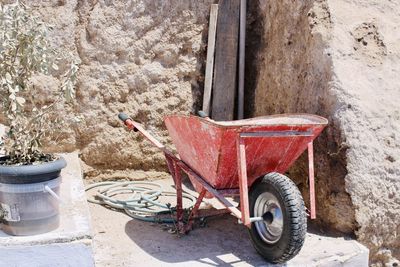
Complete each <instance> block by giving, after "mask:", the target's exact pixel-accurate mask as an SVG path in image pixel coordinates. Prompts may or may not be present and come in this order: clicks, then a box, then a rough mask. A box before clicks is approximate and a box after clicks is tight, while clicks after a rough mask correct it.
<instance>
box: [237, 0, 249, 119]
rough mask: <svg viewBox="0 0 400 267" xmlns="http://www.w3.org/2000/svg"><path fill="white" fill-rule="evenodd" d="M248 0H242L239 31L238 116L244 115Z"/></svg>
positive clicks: (239, 117)
mask: <svg viewBox="0 0 400 267" xmlns="http://www.w3.org/2000/svg"><path fill="white" fill-rule="evenodd" d="M246 2H247V1H246V0H241V1H240V33H239V79H238V80H239V84H238V116H237V118H238V119H239V120H241V119H243V117H244V67H245V47H246Z"/></svg>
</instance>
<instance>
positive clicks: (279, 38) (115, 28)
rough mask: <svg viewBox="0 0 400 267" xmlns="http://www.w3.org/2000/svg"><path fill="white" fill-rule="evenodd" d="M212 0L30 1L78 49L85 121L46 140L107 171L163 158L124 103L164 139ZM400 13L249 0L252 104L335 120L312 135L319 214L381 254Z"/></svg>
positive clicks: (185, 106) (199, 58)
mask: <svg viewBox="0 0 400 267" xmlns="http://www.w3.org/2000/svg"><path fill="white" fill-rule="evenodd" d="M213 2H215V1H212V0H202V1H190V0H168V1H164V0H163V1H161V0H159V1H150V0H133V1H127V0H124V1H108V0H98V1H96V0H86V1H77V0H71V1H68V0H60V1H39V0H35V1H29V4H30V5H31V6H33V8H34V10H35V12H37V13H38V14H40V15H41V16H42V17H43V19H44V20H46V21H48V22H50V23H52V24H53V25H54V28H55V30H54V31H53V32H52V36H51V37H52V40H53V41H54V43H55V44H56V45H57V46H59V47H62V48H64V49H66V50H68V51H71V52H72V54H73V56H75V57H77V58H80V60H81V61H82V64H81V65H80V71H79V79H78V84H77V98H78V99H77V104H76V106H75V107H74V109H73V110H71V111H69V112H72V113H74V114H77V115H81V116H82V117H83V119H82V121H81V122H80V123H79V124H78V125H75V126H74V125H72V126H71V127H65V129H64V132H63V133H62V134H61V135H60V138H59V141H58V142H57V146H55V145H52V144H51V143H50V147H49V149H50V150H74V149H80V150H81V156H82V159H83V160H84V161H85V163H86V164H88V165H89V166H91V167H92V168H96V169H97V170H104V173H109V171H108V172H107V171H105V170H110V169H114V170H120V171H121V173H123V172H124V170H125V169H127V168H128V169H142V170H155V171H160V170H165V165H164V159H163V156H162V154H161V153H159V152H157V150H156V149H154V148H153V147H152V146H150V145H149V143H147V142H146V141H143V139H142V138H140V137H138V136H134V135H133V134H128V133H126V132H125V131H124V130H123V129H122V126H121V123H120V122H119V121H118V120H117V118H116V115H117V113H118V112H120V111H125V112H126V113H128V114H130V115H131V116H132V117H134V118H135V119H136V120H138V121H141V122H143V123H144V124H145V125H146V127H147V128H148V129H150V130H151V131H152V132H153V133H154V134H155V135H156V136H158V137H159V138H160V139H161V141H164V142H168V137H167V133H166V131H165V128H164V126H163V123H162V117H163V116H164V115H167V114H169V113H186V114H187V113H189V112H191V111H193V110H195V109H196V107H197V106H198V103H197V102H198V101H200V100H201V97H200V96H201V91H202V80H203V73H204V57H205V47H206V43H205V42H206V37H207V23H208V13H209V8H210V4H211V3H213ZM399 15H400V5H399V4H398V3H397V2H396V1H391V0H369V1H366V0H314V1H313V0H300V1H292V0H281V1H249V15H248V28H247V30H248V33H247V37H248V38H247V54H246V57H247V58H246V61H247V62H246V69H247V73H246V79H247V80H246V90H247V93H246V96H247V105H246V113H247V115H248V116H250V115H265V114H272V113H284V112H307V113H315V114H319V115H322V116H325V117H327V118H328V119H329V121H330V125H329V127H328V128H327V129H326V130H325V131H324V132H323V134H322V135H321V136H320V137H319V138H318V140H317V141H316V144H315V150H316V154H315V164H316V170H317V173H316V177H317V195H318V218H319V219H318V223H320V224H321V225H324V226H329V227H330V228H333V229H336V230H338V231H340V232H344V233H355V234H356V236H357V238H358V239H359V240H360V241H361V242H363V243H364V244H365V245H367V246H368V247H369V248H370V249H371V263H375V264H377V265H383V264H390V263H394V262H395V258H397V259H399V258H400V237H399V236H400V223H399V222H400V195H399V190H400V180H399V179H400V178H399V177H400V164H399V162H400V157H399V155H400V147H399V139H400V135H399V133H400V122H399V121H400V105H399V104H398V99H400V90H399V88H398V84H399V78H398V76H399V75H398V73H399V71H400V42H399V40H400V31H399V30H398V25H400V16H399ZM61 67H63V66H61ZM65 67H66V66H64V68H65ZM61 69H62V68H61ZM52 83H53V82H51V81H48V82H46V81H43V82H42V86H43V87H45V86H48V87H49V86H51V84H52ZM54 84H56V83H54ZM37 86H40V81H39V82H38V85H37ZM0 120H1V118H0ZM60 140H61V143H60ZM306 164H307V161H306V157H304V156H303V157H302V158H301V159H300V161H299V163H298V164H296V165H295V166H294V167H293V168H292V169H291V170H290V172H289V176H290V177H292V178H294V179H295V180H296V182H297V184H298V186H299V188H300V189H301V190H302V191H303V194H304V196H305V199H307V190H308V187H307V178H306V177H307V167H306V166H307V165H306ZM95 173H96V172H95ZM142 176H143V175H142Z"/></svg>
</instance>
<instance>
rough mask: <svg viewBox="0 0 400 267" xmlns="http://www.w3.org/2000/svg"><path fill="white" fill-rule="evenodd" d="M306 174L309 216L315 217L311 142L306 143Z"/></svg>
mask: <svg viewBox="0 0 400 267" xmlns="http://www.w3.org/2000/svg"><path fill="white" fill-rule="evenodd" d="M308 176H309V184H310V209H311V212H310V217H311V219H315V218H316V217H317V214H316V209H315V185H314V148H313V142H310V143H308Z"/></svg>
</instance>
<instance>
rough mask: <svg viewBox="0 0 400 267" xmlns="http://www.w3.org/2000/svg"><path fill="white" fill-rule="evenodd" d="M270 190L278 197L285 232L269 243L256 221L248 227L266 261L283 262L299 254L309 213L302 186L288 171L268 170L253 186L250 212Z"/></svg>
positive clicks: (254, 243) (252, 238) (253, 240)
mask: <svg viewBox="0 0 400 267" xmlns="http://www.w3.org/2000/svg"><path fill="white" fill-rule="evenodd" d="M264 192H269V193H271V194H272V195H273V196H275V197H276V199H277V200H278V201H279V204H280V206H281V210H282V217H283V232H282V234H281V236H280V238H279V240H278V241H276V243H274V244H268V243H267V242H265V241H264V240H263V239H262V238H261V237H260V235H259V233H258V231H257V229H256V226H255V223H252V225H251V229H249V233H250V237H251V240H252V243H253V245H254V247H255V249H256V250H257V252H258V253H259V254H260V255H261V256H263V257H264V258H265V259H266V260H267V261H269V262H272V263H284V262H286V261H288V260H290V259H292V258H293V257H294V256H296V255H297V254H298V253H299V251H300V249H301V248H302V246H303V244H304V240H305V236H306V232H307V214H306V211H305V206H304V201H303V198H302V196H301V194H300V191H299V189H298V188H297V186H296V185H295V184H294V183H293V181H292V180H290V179H289V178H288V177H286V176H285V175H282V174H279V173H275V172H273V173H269V174H267V175H265V176H264V177H263V178H262V179H261V180H260V182H258V183H256V184H254V185H253V186H252V187H251V190H250V193H249V195H250V196H249V202H250V216H251V217H254V205H255V203H256V200H257V198H258V196H259V195H261V194H262V193H264Z"/></svg>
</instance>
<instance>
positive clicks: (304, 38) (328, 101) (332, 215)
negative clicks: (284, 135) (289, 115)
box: [252, 0, 400, 266]
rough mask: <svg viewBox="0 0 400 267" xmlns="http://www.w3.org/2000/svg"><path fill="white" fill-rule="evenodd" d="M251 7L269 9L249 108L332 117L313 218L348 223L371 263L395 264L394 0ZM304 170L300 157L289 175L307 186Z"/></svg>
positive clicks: (319, 155)
mask: <svg viewBox="0 0 400 267" xmlns="http://www.w3.org/2000/svg"><path fill="white" fill-rule="evenodd" d="M258 7H259V9H260V10H262V11H261V12H260V11H258V12H259V14H266V16H265V17H264V19H263V23H262V24H261V26H259V27H258V30H257V32H262V33H261V34H260V33H258V35H260V36H262V37H263V39H262V41H261V42H260V43H261V44H262V45H261V47H260V49H259V51H258V52H257V55H256V56H255V58H256V60H257V61H258V62H257V63H252V64H254V65H256V66H257V68H258V72H257V75H256V82H253V86H254V87H255V112H254V114H255V115H262V114H270V113H281V112H309V113H316V114H320V115H322V116H326V117H327V118H328V119H329V120H330V125H329V127H328V128H327V129H326V130H325V132H324V134H323V135H322V136H320V137H319V139H318V140H317V142H316V170H317V173H316V175H317V195H318V213H319V218H320V223H323V224H325V225H327V224H328V225H331V226H332V227H334V228H335V229H337V230H339V231H341V232H353V231H354V232H355V234H356V236H357V238H358V239H359V240H360V241H361V242H362V243H364V244H366V245H367V246H368V247H369V248H370V249H371V263H372V264H376V265H377V266H383V265H385V264H387V265H388V266H392V264H395V263H396V262H397V264H398V259H399V258H400V249H399V248H400V238H399V235H400V224H399V222H400V195H399V194H398V191H399V188H400V178H399V173H400V165H399V162H398V161H399V158H398V155H400V153H399V152H400V146H399V145H398V142H399V136H398V133H399V128H400V117H399V112H400V105H399V104H398V99H399V97H400V90H398V84H399V78H398V72H399V68H400V45H399V42H398V41H399V39H400V33H399V31H398V25H400V24H399V23H400V21H399V14H400V5H399V4H398V3H395V2H393V1H358V0H352V1H321V0H317V1H295V2H293V1H276V2H269V3H268V4H264V3H263V2H261V1H260V4H259V6H258ZM256 15H257V14H256ZM306 170H307V169H306V160H305V158H304V159H303V162H302V164H298V165H296V166H295V167H294V168H292V170H291V171H290V174H289V175H291V176H292V177H294V178H296V180H297V183H298V185H299V186H300V188H301V189H302V190H303V192H304V193H305V191H306V190H307V189H308V188H307V178H306V174H307V171H306ZM396 258H397V260H396ZM393 266H395V265H393Z"/></svg>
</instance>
